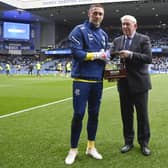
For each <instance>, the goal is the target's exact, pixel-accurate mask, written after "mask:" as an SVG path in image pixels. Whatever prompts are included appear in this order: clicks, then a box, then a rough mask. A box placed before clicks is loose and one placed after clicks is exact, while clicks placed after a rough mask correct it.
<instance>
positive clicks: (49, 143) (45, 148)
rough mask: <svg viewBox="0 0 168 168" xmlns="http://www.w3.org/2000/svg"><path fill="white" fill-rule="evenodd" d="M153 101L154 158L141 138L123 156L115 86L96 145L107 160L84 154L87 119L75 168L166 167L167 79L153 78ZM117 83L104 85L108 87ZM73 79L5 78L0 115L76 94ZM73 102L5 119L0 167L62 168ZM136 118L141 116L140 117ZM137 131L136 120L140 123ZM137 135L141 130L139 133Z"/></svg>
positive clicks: (0, 122)
mask: <svg viewBox="0 0 168 168" xmlns="http://www.w3.org/2000/svg"><path fill="white" fill-rule="evenodd" d="M152 84H153V89H152V90H151V91H150V97H149V116H150V123H151V141H150V148H151V150H152V155H151V156H149V157H145V156H143V155H142V154H141V153H140V149H139V145H138V143H137V140H136V139H137V138H135V141H134V145H135V147H134V148H133V150H132V151H130V152H129V153H127V154H121V153H120V151H119V149H120V147H121V146H122V145H123V137H122V124H121V117H120V109H119V98H118V93H117V89H116V87H113V88H110V89H107V90H104V93H103V98H102V105H101V109H100V118H99V128H98V132H97V141H96V146H97V148H98V150H99V151H100V153H101V154H102V155H103V160H94V159H92V158H90V157H88V156H86V155H85V148H86V142H87V135H86V121H87V114H86V115H85V118H84V122H83V130H82V134H81V138H80V142H79V155H78V158H77V160H76V162H75V163H74V164H73V165H72V166H69V167H74V168H80V167H81V168H92V167H96V168H102V167H106V168H111V167H112V168H122V167H124V168H134V167H136V168H145V167H149V168H167V166H168V161H167V153H168V148H167V146H168V126H167V118H168V104H167V98H168V92H167V86H168V76H167V75H163V74H161V75H153V76H152ZM113 85H114V86H115V83H108V82H107V81H105V82H104V88H107V87H111V86H113ZM71 87H72V81H71V79H69V78H64V77H58V76H57V77H55V76H43V77H40V78H37V77H35V76H34V77H30V76H11V77H6V76H0V115H4V114H9V113H12V112H16V111H19V110H23V109H26V108H30V107H33V106H38V105H42V104H46V103H50V102H54V101H57V100H61V99H65V98H69V97H71V96H72V91H71ZM72 111H73V110H72V100H71V99H69V100H67V101H64V102H61V103H58V104H53V105H50V106H46V107H43V108H39V109H35V110H31V111H29V112H26V113H21V114H17V115H14V116H10V117H6V118H0V168H62V167H67V165H65V164H64V159H65V156H66V155H67V152H68V150H69V138H70V123H71V117H72ZM135 117H136V115H135ZM134 124H135V128H136V119H135V123H134ZM135 132H137V131H136V130H135Z"/></svg>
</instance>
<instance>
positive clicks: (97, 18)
mask: <svg viewBox="0 0 168 168" xmlns="http://www.w3.org/2000/svg"><path fill="white" fill-rule="evenodd" d="M88 16H89V22H91V23H93V24H94V25H95V26H100V24H101V22H102V20H103V18H104V9H103V8H101V7H93V8H91V9H90V10H89V12H88Z"/></svg>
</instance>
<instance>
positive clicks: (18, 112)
mask: <svg viewBox="0 0 168 168" xmlns="http://www.w3.org/2000/svg"><path fill="white" fill-rule="evenodd" d="M112 88H115V86H112V87H108V88H105V89H104V90H103V91H106V90H109V89H112ZM71 99H72V97H69V98H66V99H62V100H58V101H55V102H51V103H47V104H43V105H39V106H34V107H30V108H27V109H24V110H19V111H16V112H13V113H9V114H5V115H1V116H0V119H1V118H6V117H10V116H13V115H16V114H20V113H25V112H28V111H31V110H35V109H39V108H43V107H47V106H50V105H53V104H58V103H62V102H65V101H68V100H71Z"/></svg>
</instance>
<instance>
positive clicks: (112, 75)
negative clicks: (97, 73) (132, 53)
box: [104, 52, 127, 82]
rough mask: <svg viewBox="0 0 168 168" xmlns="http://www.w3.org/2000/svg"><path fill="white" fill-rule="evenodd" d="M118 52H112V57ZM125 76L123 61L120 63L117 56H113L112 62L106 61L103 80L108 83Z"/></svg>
mask: <svg viewBox="0 0 168 168" xmlns="http://www.w3.org/2000/svg"><path fill="white" fill-rule="evenodd" d="M117 54H118V52H113V53H112V55H117ZM126 76H127V71H126V67H125V63H124V61H122V62H121V61H120V58H119V57H118V56H115V57H114V59H113V60H111V61H108V62H107V64H106V67H105V71H104V79H106V80H108V81H109V82H113V81H116V80H119V79H121V78H125V77H126Z"/></svg>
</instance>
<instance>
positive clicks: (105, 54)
mask: <svg viewBox="0 0 168 168" xmlns="http://www.w3.org/2000/svg"><path fill="white" fill-rule="evenodd" d="M110 57H111V56H110V51H109V50H106V51H105V50H104V49H102V50H100V51H99V52H95V54H94V59H100V60H104V61H109V60H110Z"/></svg>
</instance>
